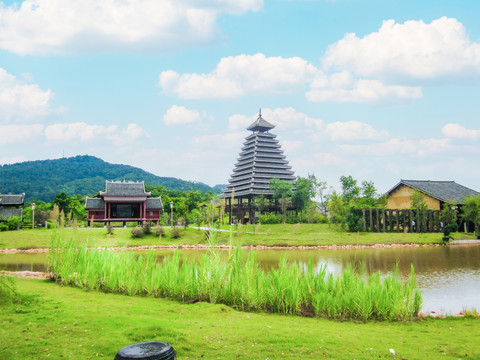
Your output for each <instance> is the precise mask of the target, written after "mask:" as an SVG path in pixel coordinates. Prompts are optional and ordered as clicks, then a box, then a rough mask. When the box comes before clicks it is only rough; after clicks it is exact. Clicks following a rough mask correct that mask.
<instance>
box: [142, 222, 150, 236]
mask: <svg viewBox="0 0 480 360" xmlns="http://www.w3.org/2000/svg"><path fill="white" fill-rule="evenodd" d="M142 228H143V232H144V233H145V235H150V234H151V233H152V224H151V223H150V221H145V222H144V223H143V225H142Z"/></svg>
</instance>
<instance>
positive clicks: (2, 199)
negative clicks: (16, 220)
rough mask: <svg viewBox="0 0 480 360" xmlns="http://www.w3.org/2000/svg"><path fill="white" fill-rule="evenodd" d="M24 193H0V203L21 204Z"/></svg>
mask: <svg viewBox="0 0 480 360" xmlns="http://www.w3.org/2000/svg"><path fill="white" fill-rule="evenodd" d="M24 200H25V194H0V205H23V203H24Z"/></svg>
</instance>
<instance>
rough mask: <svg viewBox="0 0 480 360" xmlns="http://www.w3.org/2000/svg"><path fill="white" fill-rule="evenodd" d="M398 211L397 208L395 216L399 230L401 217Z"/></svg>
mask: <svg viewBox="0 0 480 360" xmlns="http://www.w3.org/2000/svg"><path fill="white" fill-rule="evenodd" d="M398 211H399V210H395V218H396V221H397V232H399V231H400V219H399V218H398Z"/></svg>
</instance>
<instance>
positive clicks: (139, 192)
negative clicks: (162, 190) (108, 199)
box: [100, 181, 150, 196]
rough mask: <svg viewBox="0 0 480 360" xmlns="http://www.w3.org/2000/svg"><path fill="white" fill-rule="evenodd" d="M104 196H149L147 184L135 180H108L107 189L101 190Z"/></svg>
mask: <svg viewBox="0 0 480 360" xmlns="http://www.w3.org/2000/svg"><path fill="white" fill-rule="evenodd" d="M100 195H102V196H105V195H107V196H149V195H150V193H149V192H145V184H144V183H143V181H142V182H133V181H106V182H105V191H100Z"/></svg>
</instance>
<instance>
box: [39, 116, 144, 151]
mask: <svg viewBox="0 0 480 360" xmlns="http://www.w3.org/2000/svg"><path fill="white" fill-rule="evenodd" d="M142 137H149V135H148V133H147V132H146V131H145V130H143V129H142V128H141V127H140V126H139V125H137V124H129V125H128V126H127V128H126V129H123V130H122V129H119V128H118V126H117V125H110V126H103V125H89V124H86V123H84V122H76V123H68V124H54V125H49V126H47V127H46V128H45V139H46V140H47V142H56V143H84V142H88V141H93V140H95V139H98V138H105V139H107V140H109V141H111V142H112V143H113V144H115V145H117V146H120V145H125V144H129V143H133V142H135V141H136V140H138V139H139V138H142Z"/></svg>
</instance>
